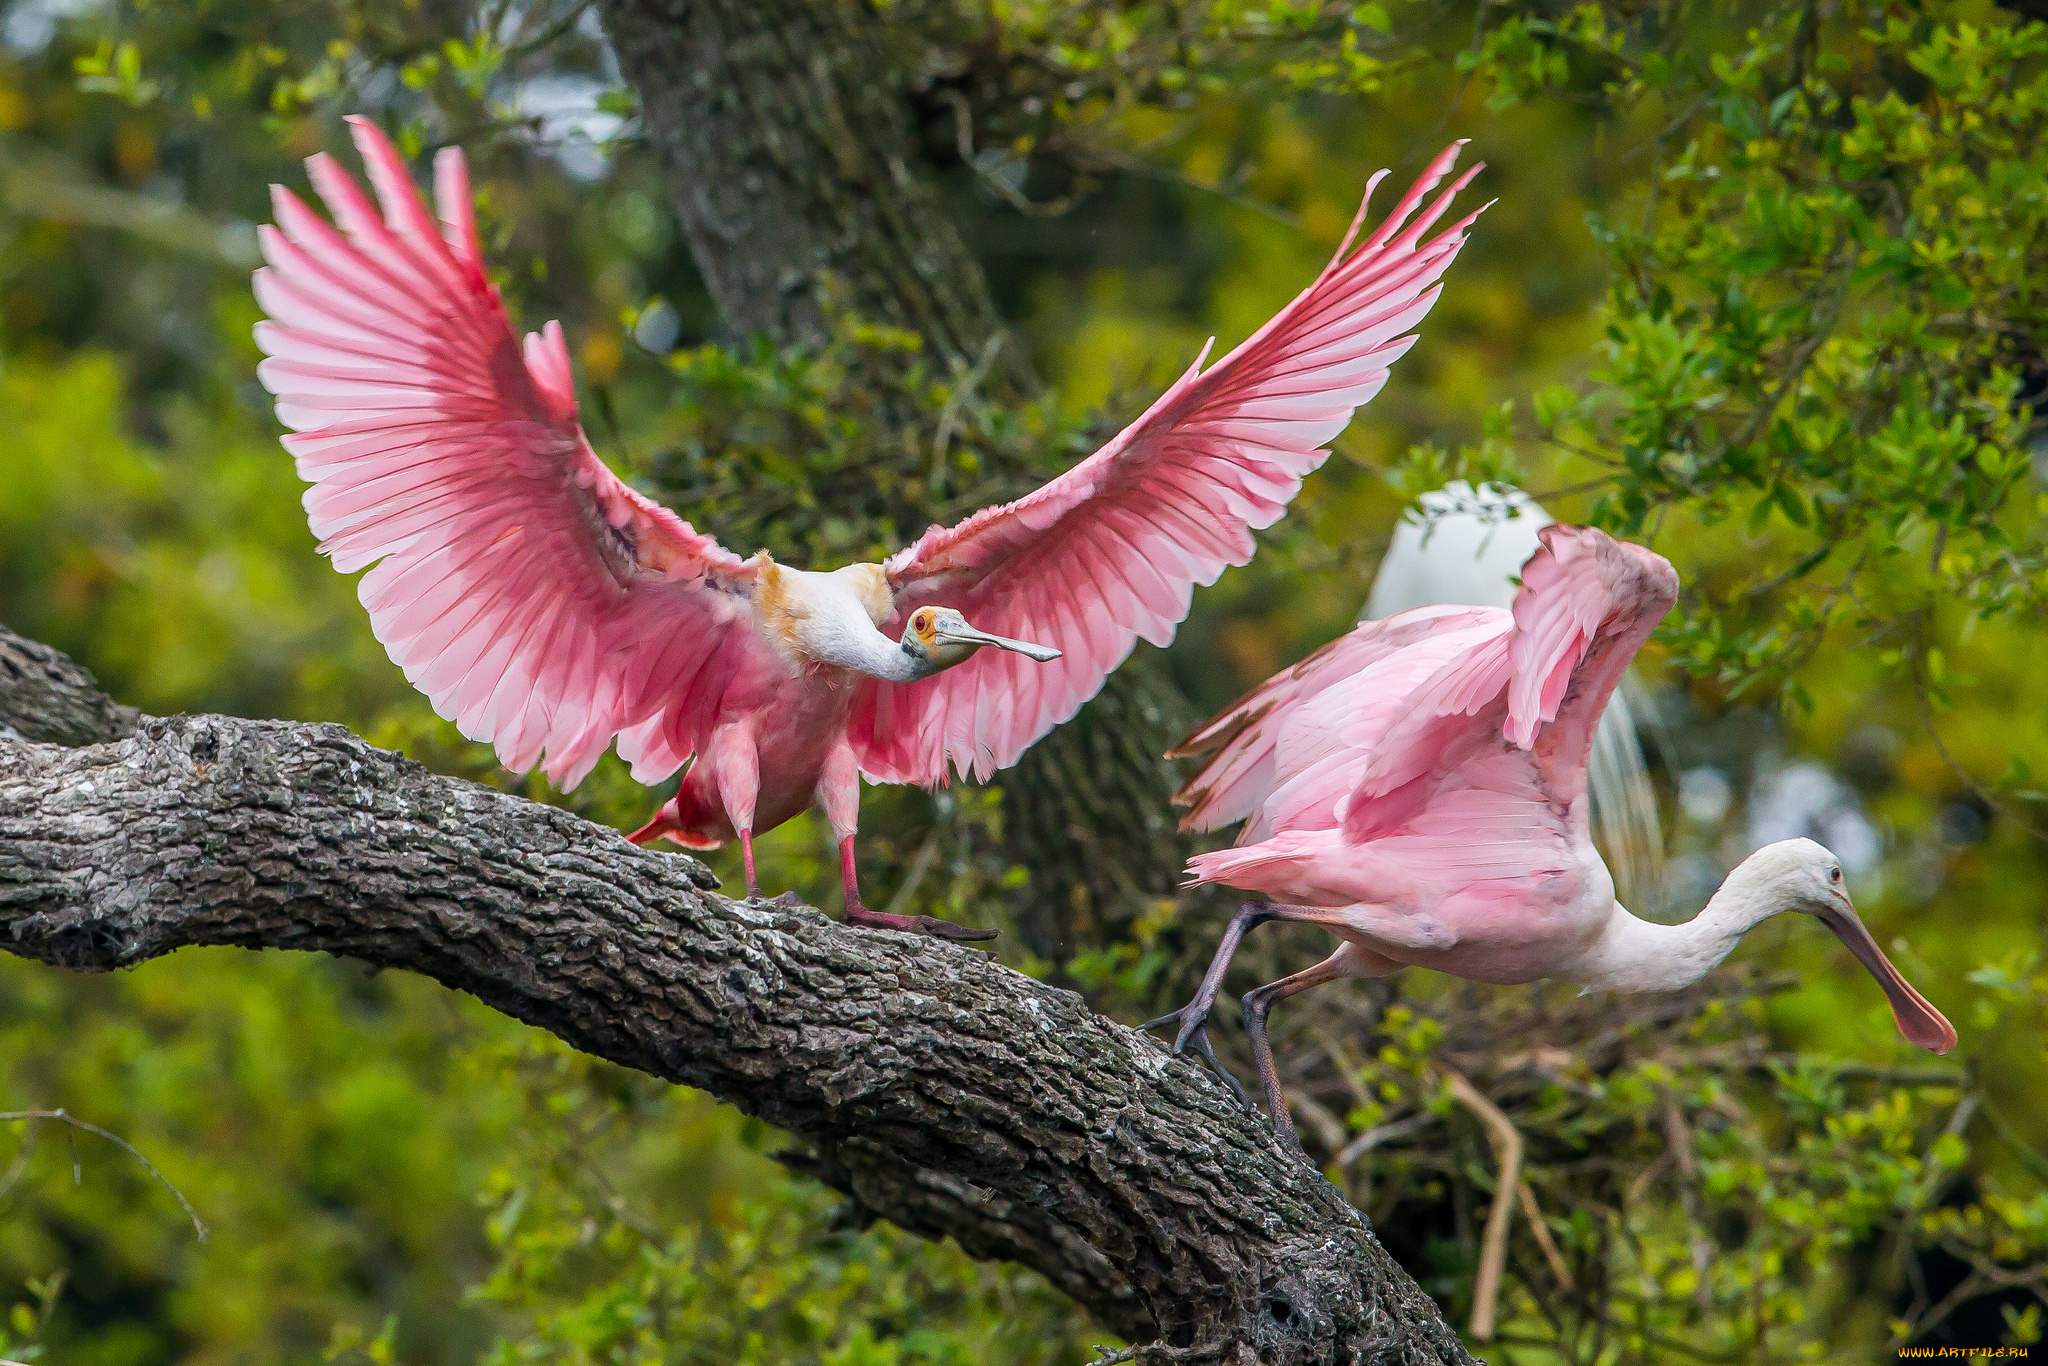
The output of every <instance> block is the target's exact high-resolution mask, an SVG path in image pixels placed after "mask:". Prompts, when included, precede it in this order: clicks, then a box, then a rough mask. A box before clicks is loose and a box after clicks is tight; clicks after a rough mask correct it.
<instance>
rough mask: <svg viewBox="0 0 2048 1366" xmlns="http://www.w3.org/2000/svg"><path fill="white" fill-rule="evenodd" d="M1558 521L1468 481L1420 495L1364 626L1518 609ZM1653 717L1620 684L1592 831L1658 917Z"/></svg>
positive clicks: (1659, 839)
mask: <svg viewBox="0 0 2048 1366" xmlns="http://www.w3.org/2000/svg"><path fill="white" fill-rule="evenodd" d="M1555 520H1556V519H1555V518H1553V517H1551V515H1550V514H1549V513H1547V512H1545V511H1544V510H1543V509H1542V508H1541V507H1539V506H1538V505H1537V503H1536V500H1535V499H1533V498H1531V497H1530V496H1529V495H1528V494H1526V493H1523V492H1522V491H1521V490H1520V489H1513V488H1507V487H1504V486H1502V485H1497V484H1486V485H1482V486H1480V487H1479V488H1478V489H1476V490H1475V489H1474V488H1473V487H1472V486H1471V485H1470V484H1467V483H1465V482H1464V481H1462V480H1460V481H1457V482H1455V483H1450V484H1446V485H1444V487H1442V488H1441V489H1438V490H1437V491H1436V492H1434V493H1425V494H1423V495H1422V515H1421V516H1417V515H1414V514H1410V515H1409V516H1407V517H1404V518H1402V520H1401V524H1400V525H1399V526H1398V527H1396V528H1395V529H1394V540H1393V544H1391V545H1389V546H1388V547H1387V554H1386V558H1385V559H1383V560H1381V561H1380V568H1379V573H1378V574H1377V575H1376V576H1375V577H1374V579H1373V584H1372V592H1371V593H1370V594H1369V595H1368V596H1367V597H1366V600H1365V611H1364V612H1363V613H1362V614H1361V615H1360V617H1359V619H1360V620H1361V621H1376V620H1379V619H1380V618H1383V617H1391V616H1393V615H1394V614H1395V613H1397V612H1406V611H1408V610H1410V609H1411V608H1416V607H1434V606H1438V605H1440V604H1457V605H1460V606H1469V607H1512V606H1513V605H1514V601H1515V576H1516V575H1518V574H1520V573H1521V571H1522V565H1523V564H1524V563H1525V562H1527V561H1528V559H1529V557H1530V556H1532V555H1534V554H1535V553H1536V551H1537V549H1538V548H1539V545H1540V542H1539V541H1538V540H1537V533H1538V532H1540V531H1542V530H1543V528H1544V527H1547V526H1549V525H1551V523H1552V522H1553V521H1555ZM1651 714H1652V712H1651V703H1650V698H1649V695H1648V693H1647V691H1646V690H1645V689H1644V687H1643V685H1642V683H1641V682H1640V681H1639V680H1638V679H1637V677H1636V676H1635V674H1633V673H1629V674H1626V675H1624V676H1623V677H1622V680H1621V686H1620V687H1618V688H1616V689H1615V690H1614V695H1613V696H1612V697H1611V698H1610V699H1609V700H1608V703H1607V710H1606V711H1605V712H1604V713H1602V715H1601V717H1600V725H1599V729H1598V730H1596V731H1595V732H1594V734H1593V748H1592V753H1591V754H1590V755H1589V756H1588V760H1587V766H1586V768H1587V773H1586V777H1587V787H1588V790H1589V792H1590V795H1591V797H1592V806H1593V810H1592V816H1593V831H1594V835H1595V837H1596V838H1597V839H1598V841H1599V844H1600V846H1601V849H1602V852H1604V853H1605V854H1606V856H1607V863H1608V865H1609V867H1610V868H1612V870H1613V872H1614V880H1615V884H1616V888H1617V890H1618V891H1619V893H1620V896H1621V898H1622V900H1623V901H1624V902H1626V903H1627V904H1629V905H1632V906H1637V907H1640V908H1642V909H1643V910H1644V911H1646V912H1652V913H1654V912H1655V911H1656V910H1658V909H1660V908H1661V907H1662V905H1663V901H1664V898H1663V895H1662V881H1663V870H1664V830H1663V824H1662V822H1661V821H1660V820H1659V818H1658V814H1657V792H1656V789H1655V788H1654V787H1652V786H1651V784H1650V774H1649V768H1648V765H1646V764H1645V763H1644V761H1643V746H1642V741H1641V740H1640V739H1639V738H1638V737H1637V734H1636V718H1637V717H1638V716H1642V717H1648V716H1650V715H1651Z"/></svg>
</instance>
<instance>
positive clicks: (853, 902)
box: [818, 744, 996, 940]
mask: <svg viewBox="0 0 2048 1366" xmlns="http://www.w3.org/2000/svg"><path fill="white" fill-rule="evenodd" d="M818 805H820V806H822V807H824V808H825V819H826V820H828V821H830V822H831V823H832V833H833V834H835V835H837V836H838V837H839V876H840V878H841V880H842V881H843V882H844V884H845V887H846V923H847V924H849V925H868V926H872V927H873V928H875V929H878V930H902V931H904V932H905V933H908V934H928V935H931V936H932V937H933V938H936V939H953V940H970V939H993V938H995V937H996V931H994V930H971V929H969V928H967V927H966V926H965V925H955V924H954V923H953V922H952V921H950V920H940V919H938V918H937V917H935V916H929V915H889V914H887V913H886V912H883V911H871V910H869V909H868V908H867V907H866V905H864V904H863V903H862V902H861V899H860V875H859V873H858V872H857V871H856V870H855V868H854V861H853V833H854V829H855V826H856V825H857V824H858V822H859V819H860V767H859V765H858V763H857V761H856V760H855V759H854V757H853V749H852V747H851V746H848V745H843V744H842V745H840V746H839V747H838V748H837V749H835V750H833V751H832V753H831V754H830V755H829V756H828V757H827V758H826V760H825V771H824V773H823V774H822V775H821V776H820V777H819V779H818Z"/></svg>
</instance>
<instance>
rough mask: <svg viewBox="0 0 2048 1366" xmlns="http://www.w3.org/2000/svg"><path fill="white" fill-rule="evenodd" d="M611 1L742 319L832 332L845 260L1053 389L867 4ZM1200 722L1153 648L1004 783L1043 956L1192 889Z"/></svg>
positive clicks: (703, 265) (1018, 925)
mask: <svg viewBox="0 0 2048 1366" xmlns="http://www.w3.org/2000/svg"><path fill="white" fill-rule="evenodd" d="M600 11H601V13H602V15H603V18H604V23H605V28H606V31H607V32H608V34H609V35H610V38H611V41H612V45H613V47H614V48H615V49H616V51H617V53H618V57H619V64H620V68H621V69H622V70H623V71H624V73H625V75H626V78H627V79H628V80H630V81H631V82H632V83H633V84H634V86H635V87H636V88H637V89H638V91H639V92H640V108H641V118H642V122H643V124H644V126H645V128H646V132H647V136H648V138H649V140H650V141H651V142H652V143H653V145H654V146H655V148H656V149H657V150H658V151H659V153H660V154H661V157H662V159H663V161H664V163H665V164H666V166H667V167H668V170H669V174H670V179H671V183H672V187H673V192H674V193H673V202H674V205H675V210H676V214H677V217H678V219H679V220H680V221H681V223H682V226H683V235H684V237H685V239H686V240H687V241H688V243H689V246H690V252H691V255H692V258H693V259H694V261H695V263H696V265H697V269H698V271H699V273H700V274H701V275H702V276H703V278H704V280H705V283H706V285H707V286H708V287H709V289H710V292H711V296H712V299H713V300H714V302H715V303H716V304H717V306H718V309H719V312H720V316H721V318H722V319H723V321H724V323H725V326H726V329H727V330H728V331H729V332H731V333H732V334H734V335H735V336H737V337H741V338H749V337H754V336H766V337H767V338H768V339H769V340H770V341H772V342H774V343H775V344H776V345H777V346H778V347H809V346H815V345H817V344H819V343H820V342H821V341H823V340H824V338H825V335H826V333H827V330H828V320H827V317H826V312H825V308H824V298H825V293H826V283H825V282H826V280H827V278H828V277H829V278H831V279H833V280H836V281H838V282H839V285H840V287H841V288H842V289H843V290H844V302H845V303H847V304H849V305H851V306H852V307H853V308H854V309H855V310H857V311H858V312H860V313H861V314H862V315H863V316H865V317H868V318H871V319H875V320H879V321H883V322H887V323H890V324H892V325H894V326H897V327H901V328H906V329H908V330H910V331H912V332H915V333H917V334H918V335H919V336H920V337H922V338H923V341H924V348H925V351H926V353H928V354H929V355H931V356H933V357H936V358H937V359H938V361H939V363H940V368H941V371H942V372H943V371H944V370H945V369H947V368H954V369H958V368H961V367H970V366H973V365H976V364H979V363H980V362H981V360H982V358H983V357H985V356H993V359H994V362H995V364H994V369H993V372H992V373H990V374H988V375H986V376H985V377H984V378H983V379H982V380H981V381H980V387H979V392H980V393H981V394H982V395H983V396H985V397H987V398H988V399H990V400H993V401H995V402H998V403H1003V402H1017V401H1022V400H1023V399H1025V398H1028V397H1029V396H1031V395H1033V394H1034V393H1036V392H1037V391H1038V387H1039V386H1038V382H1037V380H1036V378H1035V377H1034V376H1033V375H1032V373H1031V368H1030V365H1029V363H1028V361H1026V359H1025V358H1024V355H1023V352H1022V350H1021V348H1019V347H1018V346H1016V345H1010V346H1004V347H1000V348H998V349H996V350H995V351H994V352H990V351H989V350H988V348H989V344H990V342H991V340H992V339H993V338H995V337H996V336H997V335H998V333H999V330H1000V327H1001V322H1000V319H999V318H998V317H997V314H996V310H995V306H994V304H993V302H992V301H991V299H990V295H989V290H988V285H987V282H986V280H985V279H984V278H983V276H982V273H981V269H980V267H979V265H977V264H976V262H975V259H974V257H973V255H972V253H970V252H969V251H968V249H967V247H966V245H965V244H964V243H963V242H962V241H961V239H960V235H959V233H958V232H957V231H955V229H954V226H953V224H952V223H951V222H950V221H949V220H948V219H947V217H946V215H945V212H944V210H943V207H942V206H941V204H940V202H939V197H938V195H937V194H936V193H935V191H934V190H933V188H932V185H931V183H930V180H929V177H928V176H927V174H926V170H925V168H924V167H923V166H922V164H921V158H920V156H919V152H918V144H917V140H916V139H915V138H914V137H913V136H912V131H911V128H910V121H909V118H908V116H907V114H906V112H905V107H904V102H903V99H902V93H901V90H900V80H899V79H898V77H897V74H896V73H893V72H891V71H890V70H889V68H888V66H887V63H886V62H885V60H884V58H883V55H882V52H883V45H882V44H881V43H880V42H879V41H878V35H877V33H876V31H875V24H876V22H877V20H876V18H875V16H874V14H873V13H872V11H871V10H870V9H869V8H868V6H867V5H866V4H865V3H862V0H602V3H601V4H600ZM875 416H877V417H878V418H879V420H881V421H884V422H888V421H891V420H898V421H902V422H905V423H908V422H911V421H913V420H915V416H916V415H914V414H902V413H898V414H893V417H892V414H891V413H890V411H889V410H888V409H887V408H886V406H885V407H883V408H882V409H880V410H878V412H877V414H876V415H875ZM911 448H912V450H913V451H914V452H915V454H913V455H912V456H910V457H908V458H910V459H912V460H914V461H916V462H918V463H920V464H922V463H928V456H926V455H925V454H924V447H923V445H922V444H916V443H913V444H912V447H911ZM1014 495H1015V490H1014V489H1011V490H1008V491H1007V492H1006V493H1004V494H1003V495H1002V496H1014ZM984 501H993V499H985V500H984ZM837 511H838V512H840V513H844V512H845V510H843V509H841V510H837ZM892 520H893V521H894V522H895V523H896V524H897V525H898V526H900V527H901V528H902V530H904V531H905V532H907V533H910V534H915V533H916V532H918V531H921V530H922V529H923V527H922V525H921V523H909V522H906V514H896V515H893V516H892ZM1199 719H1200V718H1199V716H1198V715H1197V714H1196V713H1195V712H1194V709H1193V708H1192V706H1191V705H1190V704H1189V702H1188V701H1187V699H1186V698H1185V697H1184V696H1182V695H1181V693H1180V691H1179V689H1177V688H1176V687H1175V686H1174V685H1173V682H1172V680H1171V678H1170V677H1168V675H1167V673H1166V670H1165V668H1164V667H1163V665H1162V664H1161V663H1160V661H1158V660H1157V659H1156V658H1153V657H1150V656H1149V655H1141V656H1140V657H1139V658H1137V659H1134V660H1133V661H1132V662H1131V663H1129V664H1127V665H1126V666H1125V667H1124V668H1123V669H1120V670H1118V671H1117V673H1116V674H1114V675H1112V677H1111V678H1110V680H1109V683H1108V685H1107V687H1105V689H1104V691H1103V693H1102V694H1101V696H1099V697H1098V698H1097V699H1096V700H1095V701H1094V702H1092V703H1091V704H1090V705H1089V706H1088V707H1087V708H1085V709H1084V710H1083V712H1082V713H1081V715H1080V716H1079V717H1077V718H1076V719H1075V720H1074V721H1072V722H1070V723H1068V724H1067V725H1065V726H1063V727H1061V728H1060V729H1059V730H1057V731H1055V732H1054V733H1053V734H1052V735H1051V736H1049V737H1047V739H1046V740H1044V741H1042V742H1040V743H1039V744H1038V745H1036V746H1034V747H1033V748H1032V749H1031V751H1030V752H1029V753H1028V754H1027V755H1026V756H1025V758H1024V760H1023V762H1022V763H1021V764H1020V765H1018V767H1017V768H1015V769H1013V770H1011V771H1010V772H1009V773H1007V774H1004V775H1000V776H999V777H998V778H997V779H996V780H995V784H994V785H995V786H998V787H1000V788H1001V789H1002V790H1003V811H1004V825H1003V843H1004V847H1005V853H1006V854H1007V856H1008V858H1009V860H1010V861H1011V862H1012V863H1015V864H1018V865H1020V866H1023V867H1026V868H1029V869H1031V870H1032V873H1033V882H1032V884H1031V888H1030V891H1029V893H1028V894H1027V896H1026V897H1025V898H1023V902H1022V904H1021V905H1019V906H1017V907H1016V911H1017V914H1016V918H1015V920H1014V921H1013V927H1014V928H1015V929H1017V930H1018V931H1019V932H1020V933H1021V934H1022V936H1023V938H1024V940H1025V942H1026V945H1027V947H1029V948H1030V949H1031V950H1032V952H1034V953H1036V954H1038V955H1039V956H1041V957H1045V958H1048V959H1051V960H1052V961H1055V962H1060V961H1064V960H1065V959H1066V958H1068V957H1069V956H1071V955H1072V954H1073V953H1074V952H1076V951H1077V949H1078V948H1080V947H1082V946H1083V945H1085V944H1088V943H1095V942H1100V941H1101V940H1102V938H1104V937H1105V934H1107V935H1108V936H1109V937H1115V934H1116V931H1117V930H1119V929H1121V928H1122V927H1123V926H1124V925H1125V924H1126V923H1127V922H1128V921H1129V920H1130V919H1132V918H1134V917H1135V916H1136V915H1137V914H1138V913H1139V912H1140V911H1141V910H1143V909H1145V908H1146V907H1148V906H1149V905H1151V904H1153V903H1156V902H1157V901H1158V900H1160V899H1167V898H1172V897H1174V896H1175V895H1176V893H1177V889H1178V887H1179V884H1180V874H1181V868H1182V867H1183V865H1184V864H1185V863H1186V860H1187V856H1188V854H1189V853H1191V852H1192V849H1191V847H1190V846H1189V844H1188V843H1187V841H1186V840H1184V839H1183V838H1181V836H1180V835H1179V834H1178V832H1177V831H1176V829H1175V825H1174V821H1173V815H1172V807H1171V804H1170V801H1169V799H1170V797H1171V795H1172V792H1173V789H1174V786H1175V782H1174V779H1173V777H1172V775H1171V773H1170V772H1169V771H1168V769H1167V768H1166V766H1165V764H1164V763H1163V761H1162V760H1161V759H1160V756H1161V755H1162V754H1164V753H1165V752H1166V750H1168V749H1170V748H1171V747H1172V746H1173V745H1174V744H1175V743H1176V742H1178V741H1179V740H1180V739H1181V737H1182V736H1184V735H1185V734H1186V733H1187V732H1188V731H1189V730H1190V729H1192V727H1193V725H1194V724H1195V722H1197V721H1198V720H1199Z"/></svg>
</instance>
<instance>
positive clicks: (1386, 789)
mask: <svg viewBox="0 0 2048 1366" xmlns="http://www.w3.org/2000/svg"><path fill="white" fill-rule="evenodd" d="M1539 536H1540V538H1541V540H1542V547H1541V549H1539V550H1538V551H1537V552H1536V553H1535V554H1534V555H1532V556H1530V557H1529V560H1528V563H1526V564H1524V565H1523V566H1522V587H1521V589H1520V591H1518V592H1517V593H1516V595H1515V605H1514V629H1513V630H1512V631H1510V632H1505V633H1502V634H1500V635H1498V636H1496V637H1494V638H1493V639H1491V640H1488V641H1486V642H1484V643H1482V644H1479V645H1476V646H1475V647H1474V648H1472V649H1470V650H1468V651H1466V652H1464V653H1463V654H1462V655H1460V656H1459V657H1458V658H1455V659H1453V660H1451V661H1450V662H1448V663H1446V664H1445V665H1444V666H1443V667H1442V668H1441V669H1440V670H1438V671H1437V673H1436V674H1434V675H1433V676H1432V677H1431V678H1430V679H1429V680H1428V681H1427V682H1425V683H1424V684H1422V686H1420V687H1419V688H1417V689H1416V690H1415V691H1414V692H1413V693H1412V694H1410V695H1409V696H1408V698H1407V699H1406V700H1405V701H1404V703H1403V704H1402V707H1401V710H1400V714H1399V715H1398V717H1396V718H1395V719H1394V720H1393V721H1392V723H1391V724H1388V725H1386V726H1385V727H1384V728H1383V730H1381V732H1380V733H1379V735H1378V736H1377V737H1376V739H1375V742H1374V743H1373V745H1372V749H1371V753H1370V756H1369V758H1368V759H1367V760H1366V762H1365V763H1364V764H1363V765H1362V766H1361V768H1360V770H1359V772H1358V776H1357V786H1356V791H1355V793H1354V795H1353V797H1352V799H1351V800H1350V802H1349V803H1348V804H1347V809H1346V812H1345V814H1344V817H1343V819H1344V830H1345V835H1346V837H1347V838H1350V839H1352V840H1364V839H1370V838H1374V837H1375V836H1377V835H1379V834H1382V833H1384V832H1386V831H1387V830H1390V829H1392V828H1394V827H1395V826H1397V825H1399V824H1400V823H1401V822H1402V821H1404V820H1406V819H1408V818H1409V817H1410V816H1412V815H1413V814H1414V812H1415V811H1416V810H1417V809H1418V804H1419V803H1422V802H1425V801H1427V800H1428V799H1429V789H1430V788H1431V787H1432V783H1431V779H1432V778H1434V777H1438V776H1441V775H1443V774H1445V773H1447V772H1450V771H1451V770H1452V769H1454V768H1456V767H1458V766H1459V765H1460V764H1462V763H1465V762H1467V761H1468V760H1470V759H1472V758H1473V757H1475V756H1476V755H1479V754H1481V753H1483V752H1485V751H1487V750H1489V749H1493V748H1498V747H1500V746H1501V745H1506V746H1510V747H1512V748H1514V749H1516V750H1521V751H1529V752H1531V753H1532V756H1533V758H1534V760H1535V763H1536V769H1535V771H1537V772H1539V773H1540V774H1541V776H1542V779H1543V783H1544V786H1545V789H1546V790H1547V792H1548V794H1549V799H1550V800H1555V801H1560V802H1566V803H1569V802H1572V801H1576V800H1577V799H1578V798H1579V797H1580V796H1581V795H1583V794H1584V792H1585V790H1586V759H1587V753H1588V750H1589V747H1590V744H1591V741H1592V736H1593V730H1594V727H1595V726H1597V725H1598V723H1599V720H1600V712H1601V710H1602V709H1603V708H1604V707H1605V706H1606V705H1607V699H1608V696H1609V695H1610V694H1611V693H1612V692H1613V691H1614V687H1615V685H1616V684H1617V683H1619V682H1620V681H1621V676H1622V674H1623V672H1625V671H1626V670H1627V668H1628V664H1629V661H1630V660H1632V659H1633V658H1635V654H1636V651H1638V650H1640V649H1641V648H1642V647H1643V642H1645V641H1646V640H1648V639H1649V638H1650V632H1651V631H1653V630H1655V629H1656V626H1657V623H1658V622H1659V621H1661V620H1663V618H1664V615H1665V613H1667V612H1669V611H1670V610H1671V605H1672V604H1673V603H1675V602H1676V601H1677V600H1678V574H1677V572H1676V571H1675V570H1673V569H1672V567H1671V565H1670V563H1669V562H1668V561H1667V560H1665V559H1664V557H1663V556H1661V555H1658V554H1656V553H1655V552H1654V551H1649V550H1645V549H1643V548H1642V547H1641V546H1636V545H1629V544H1627V543H1625V542H1620V541H1616V540H1614V539H1613V538H1612V537H1610V536H1608V535H1607V534H1606V533H1605V532H1602V531H1597V530H1595V529H1593V528H1591V527H1571V526H1547V527H1544V528H1543V530H1542V531H1541V532H1540V533H1539Z"/></svg>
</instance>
